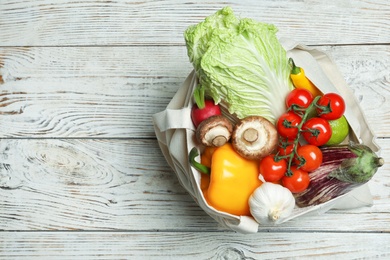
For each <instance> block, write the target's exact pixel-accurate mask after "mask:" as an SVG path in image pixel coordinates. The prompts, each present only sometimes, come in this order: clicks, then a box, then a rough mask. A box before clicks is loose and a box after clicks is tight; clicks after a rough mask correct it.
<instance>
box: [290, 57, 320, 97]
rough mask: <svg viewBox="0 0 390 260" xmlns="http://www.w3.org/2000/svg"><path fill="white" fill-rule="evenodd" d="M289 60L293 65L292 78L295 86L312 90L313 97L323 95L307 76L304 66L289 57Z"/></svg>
mask: <svg viewBox="0 0 390 260" xmlns="http://www.w3.org/2000/svg"><path fill="white" fill-rule="evenodd" d="M289 62H290V64H291V67H292V68H291V74H290V78H291V80H292V83H293V85H294V87H296V88H303V89H306V90H308V91H310V93H311V94H312V95H313V98H315V97H316V96H322V92H321V91H320V90H319V89H318V88H317V87H316V86H315V85H314V84H313V83H312V82H311V81H310V80H309V79H308V78H307V77H306V75H305V71H304V70H303V68H301V67H298V66H296V65H295V63H294V61H293V59H292V58H290V59H289Z"/></svg>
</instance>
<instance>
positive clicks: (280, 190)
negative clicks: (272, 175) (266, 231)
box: [249, 182, 295, 223]
mask: <svg viewBox="0 0 390 260" xmlns="http://www.w3.org/2000/svg"><path fill="white" fill-rule="evenodd" d="M294 206H295V198H294V196H293V195H292V193H291V191H290V190H289V189H287V188H285V187H283V186H281V185H279V184H274V183H271V182H265V183H263V184H262V185H261V186H260V187H258V188H257V189H256V190H255V191H254V192H253V193H252V195H251V196H250V198H249V207H250V211H251V214H252V216H253V217H254V219H255V220H256V221H257V222H259V223H275V222H277V221H278V220H281V219H284V218H286V217H288V216H289V215H290V214H291V212H292V210H293V209H294Z"/></svg>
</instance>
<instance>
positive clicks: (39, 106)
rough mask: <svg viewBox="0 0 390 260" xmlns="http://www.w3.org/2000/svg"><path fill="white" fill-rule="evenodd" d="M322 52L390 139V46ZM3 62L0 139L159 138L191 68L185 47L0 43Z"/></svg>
mask: <svg viewBox="0 0 390 260" xmlns="http://www.w3.org/2000/svg"><path fill="white" fill-rule="evenodd" d="M319 49H320V50H324V51H327V52H328V53H329V54H330V55H331V56H332V57H333V59H334V60H335V61H336V64H337V66H338V67H339V68H340V70H341V72H342V74H343V75H346V76H345V79H346V81H347V83H348V84H349V85H350V86H351V88H352V89H353V90H354V92H355V96H356V98H358V99H359V100H360V101H361V105H362V107H363V109H364V111H365V113H366V115H367V119H368V122H369V123H370V124H371V125H375V128H374V132H375V134H377V135H378V136H379V137H389V124H390V118H389V116H388V114H389V113H390V102H388V97H389V86H388V82H389V74H390V73H389V71H390V67H389V66H390V65H389V57H390V46H389V45H373V46H360V45H357V46H355V45H354V46H335V47H319ZM53 57H55V58H53ZM53 59H55V60H53ZM0 64H2V68H1V71H0V73H1V75H2V77H3V84H2V85H1V91H2V92H1V94H0V95H1V97H0V115H1V120H2V121H1V122H2V124H1V125H0V130H1V131H0V136H1V137H26V136H30V137H32V136H34V137H38V136H39V137H137V138H138V137H154V131H153V128H152V125H151V123H150V122H151V121H150V120H151V116H152V114H154V113H156V112H158V111H161V110H163V109H164V108H165V106H166V105H167V104H168V102H169V100H170V99H171V98H172V96H173V94H174V93H175V92H176V90H177V89H178V88H179V86H180V85H181V83H182V82H183V81H184V80H185V78H186V77H187V75H188V74H189V73H190V72H191V70H192V67H191V64H190V63H189V62H188V57H187V54H186V49H185V47H184V46H174V47H172V46H163V47H161V46H159V47H156V46H146V47H142V46H136V47H115V48H110V47H66V48H63V47H50V48H47V47H46V48H45V47H30V48H10V47H7V48H5V47H0ZM119 64H120V65H119ZM178 64H179V65H178ZM92 119H93V120H92Z"/></svg>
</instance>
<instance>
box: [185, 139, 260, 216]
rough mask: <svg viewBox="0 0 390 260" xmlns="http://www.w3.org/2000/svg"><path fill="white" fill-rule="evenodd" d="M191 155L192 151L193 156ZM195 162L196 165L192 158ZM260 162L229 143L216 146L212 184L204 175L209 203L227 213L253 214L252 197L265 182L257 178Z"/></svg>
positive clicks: (212, 162)
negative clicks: (249, 157) (250, 203)
mask: <svg viewBox="0 0 390 260" xmlns="http://www.w3.org/2000/svg"><path fill="white" fill-rule="evenodd" d="M206 151H207V150H206ZM191 157H192V156H191V155H190V160H191ZM193 158H194V157H193ZM192 165H193V166H194V164H193V162H192ZM202 166H204V165H202ZM258 166H259V165H258V161H256V160H248V159H245V158H243V157H242V156H240V155H239V154H238V153H237V152H236V151H235V150H234V149H233V146H232V145H231V144H230V143H226V144H225V145H223V146H221V147H218V148H216V149H215V150H214V152H213V153H212V158H211V173H210V182H209V185H208V186H207V185H204V180H205V179H202V186H203V187H202V190H203V194H204V196H205V199H206V201H207V203H208V204H209V205H210V206H212V207H214V208H215V209H217V210H220V211H223V212H226V213H230V214H233V215H239V216H250V210H249V204H248V200H249V197H250V196H251V194H252V193H253V191H254V190H255V189H256V188H257V187H259V186H260V185H261V184H262V182H261V181H260V180H259V178H258V177H259V170H258V169H259V167H258ZM194 167H195V166H194ZM204 167H206V166H204ZM195 168H197V169H198V170H200V171H201V172H204V170H202V169H199V168H198V167H195ZM202 175H203V174H202Z"/></svg>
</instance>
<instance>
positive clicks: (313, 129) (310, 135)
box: [302, 117, 332, 146]
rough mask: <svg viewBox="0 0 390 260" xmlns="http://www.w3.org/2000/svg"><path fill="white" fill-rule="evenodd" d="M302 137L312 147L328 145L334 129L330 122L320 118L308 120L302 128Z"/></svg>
mask: <svg viewBox="0 0 390 260" xmlns="http://www.w3.org/2000/svg"><path fill="white" fill-rule="evenodd" d="M302 130H303V131H302V135H303V137H304V138H305V140H306V141H307V142H308V143H309V144H312V145H315V146H321V145H324V144H326V143H327V142H328V141H329V139H330V137H331V136H332V128H331V127H330V125H329V123H328V121H326V120H325V119H323V118H320V117H313V118H310V119H309V120H307V121H306V122H305V123H304V124H303V126H302Z"/></svg>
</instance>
